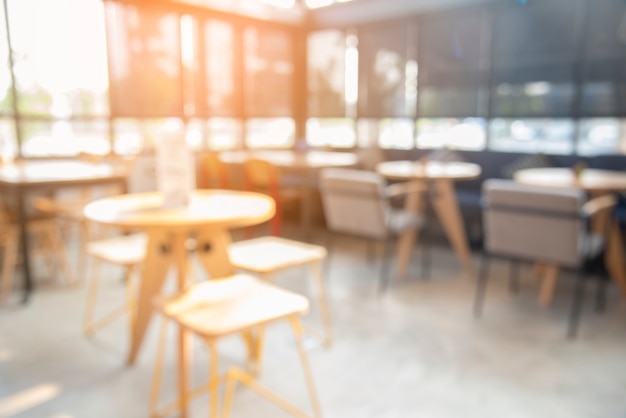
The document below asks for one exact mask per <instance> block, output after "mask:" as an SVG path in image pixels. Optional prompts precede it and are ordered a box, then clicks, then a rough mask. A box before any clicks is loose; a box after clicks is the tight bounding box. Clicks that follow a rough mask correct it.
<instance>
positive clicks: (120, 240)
mask: <svg viewBox="0 0 626 418" xmlns="http://www.w3.org/2000/svg"><path fill="white" fill-rule="evenodd" d="M147 243H148V238H147V236H146V235H144V234H132V235H122V236H118V237H112V238H104V239H101V240H97V241H92V242H90V243H89V244H87V249H86V252H87V254H89V255H90V256H92V257H93V264H92V274H91V276H90V277H89V284H88V288H87V303H86V306H85V315H84V328H83V329H84V332H85V335H87V336H91V335H93V334H94V333H95V332H96V331H97V330H98V329H100V328H103V327H105V326H106V325H108V324H110V323H111V322H112V321H113V320H115V319H116V318H118V317H120V316H122V315H124V314H127V315H128V319H129V323H130V328H131V329H132V326H133V315H132V312H133V310H134V309H135V299H136V297H135V291H134V290H135V289H134V286H133V273H134V272H135V270H136V268H137V267H139V265H140V264H141V262H142V261H143V260H144V258H145V256H146V246H147ZM102 261H105V262H107V263H112V264H117V265H119V266H122V267H124V270H125V272H124V281H125V284H126V301H125V304H124V306H122V307H120V308H118V309H116V310H114V311H111V312H109V313H108V314H107V315H104V316H103V317H102V318H100V319H97V320H95V319H94V315H95V311H96V301H97V298H98V284H99V282H100V267H101V263H102Z"/></svg>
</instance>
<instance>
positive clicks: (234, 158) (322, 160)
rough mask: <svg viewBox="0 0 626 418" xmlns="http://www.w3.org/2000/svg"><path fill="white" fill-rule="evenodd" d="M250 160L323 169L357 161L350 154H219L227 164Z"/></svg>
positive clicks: (288, 152) (272, 152) (291, 152)
mask: <svg viewBox="0 0 626 418" xmlns="http://www.w3.org/2000/svg"><path fill="white" fill-rule="evenodd" d="M250 158H257V159H261V160H266V161H269V162H270V163H272V164H274V165H275V166H278V167H283V168H301V169H305V168H323V167H351V166H355V165H356V164H357V163H358V161H359V159H358V157H357V155H356V154H355V153H352V152H332V151H309V152H306V153H299V152H296V151H291V150H258V151H254V150H252V151H250V150H248V151H225V152H222V153H220V159H221V160H222V161H223V162H224V163H227V164H243V163H244V162H246V160H248V159H250Z"/></svg>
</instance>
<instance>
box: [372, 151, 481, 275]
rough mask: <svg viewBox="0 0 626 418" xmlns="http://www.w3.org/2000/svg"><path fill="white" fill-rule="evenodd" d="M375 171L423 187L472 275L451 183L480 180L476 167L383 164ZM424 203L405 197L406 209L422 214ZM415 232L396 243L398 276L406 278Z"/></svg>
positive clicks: (433, 163) (418, 198)
mask: <svg viewBox="0 0 626 418" xmlns="http://www.w3.org/2000/svg"><path fill="white" fill-rule="evenodd" d="M376 171H377V172H378V173H379V174H381V175H382V176H384V177H386V178H387V179H390V180H401V181H407V182H416V183H420V184H423V183H426V184H427V185H428V187H429V189H430V193H429V195H430V201H431V204H432V206H433V208H434V210H435V213H436V215H437V217H438V218H439V221H440V222H441V225H442V226H443V229H444V231H445V233H446V236H447V237H448V240H449V241H450V243H451V244H452V247H453V248H454V251H455V253H456V255H457V257H458V258H459V260H460V261H461V263H462V264H463V265H464V266H465V268H466V269H467V270H468V271H469V272H473V266H472V259H471V254H470V250H469V246H468V244H467V237H466V235H465V227H464V225H463V218H462V216H461V212H460V210H459V205H458V202H457V200H456V194H455V191H454V182H455V181H462V180H473V179H476V178H478V177H479V176H480V173H481V169H480V166H479V165H477V164H472V163H466V162H438V161H429V162H427V163H422V162H419V161H386V162H383V163H380V164H378V165H377V166H376ZM424 203H425V202H424V201H423V199H422V195H421V194H418V193H414V194H410V195H408V196H407V199H406V202H405V209H406V210H409V211H413V212H418V213H423V212H424ZM416 237H417V233H416V232H415V231H409V232H405V233H404V234H403V235H402V236H401V237H400V240H399V242H398V275H400V276H404V275H405V274H406V271H407V268H408V264H409V261H410V255H411V249H412V248H413V244H414V242H415V240H416Z"/></svg>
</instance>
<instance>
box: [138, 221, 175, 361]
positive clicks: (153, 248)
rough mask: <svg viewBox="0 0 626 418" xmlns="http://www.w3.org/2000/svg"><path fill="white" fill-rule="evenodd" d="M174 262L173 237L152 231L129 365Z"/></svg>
mask: <svg viewBox="0 0 626 418" xmlns="http://www.w3.org/2000/svg"><path fill="white" fill-rule="evenodd" d="M172 262H173V242H172V240H171V237H170V236H169V235H168V234H167V233H163V232H156V231H152V232H150V233H149V234H148V248H147V249H146V258H145V260H144V263H143V268H142V269H141V282H140V284H139V295H138V297H137V312H136V317H135V327H134V329H133V330H132V334H131V341H130V351H129V353H128V364H129V365H131V364H133V363H134V362H135V360H136V358H137V354H138V352H139V349H140V348H141V343H142V342H143V337H144V335H145V333H146V330H147V329H148V325H149V324H150V319H151V318H152V299H153V298H154V297H155V296H156V295H158V294H159V293H160V291H161V287H163V282H164V281H165V276H166V275H167V272H168V270H169V267H170V265H171V264H172Z"/></svg>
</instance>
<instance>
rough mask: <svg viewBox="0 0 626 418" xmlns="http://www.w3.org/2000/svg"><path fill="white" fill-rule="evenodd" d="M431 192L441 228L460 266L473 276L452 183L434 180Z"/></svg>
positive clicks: (463, 228) (447, 180)
mask: <svg viewBox="0 0 626 418" xmlns="http://www.w3.org/2000/svg"><path fill="white" fill-rule="evenodd" d="M432 192H433V193H434V194H435V195H434V197H433V199H432V204H433V207H434V209H435V212H436V213H437V217H438V218H439V221H440V222H441V226H442V227H443V229H444V231H445V233H446V236H447V237H448V240H449V241H450V243H451V244H452V247H453V248H454V252H455V253H456V255H457V257H458V258H459V260H460V261H461V264H463V266H464V267H465V269H466V271H467V272H469V273H471V274H473V273H474V265H473V263H472V258H471V255H470V250H469V246H468V244H467V236H466V235H465V227H464V225H463V218H462V217H461V212H460V211H459V204H458V202H457V200H456V194H455V192H454V183H453V182H452V181H451V180H449V179H438V180H435V182H434V187H433V189H432Z"/></svg>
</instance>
